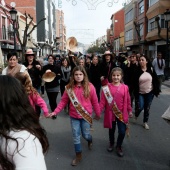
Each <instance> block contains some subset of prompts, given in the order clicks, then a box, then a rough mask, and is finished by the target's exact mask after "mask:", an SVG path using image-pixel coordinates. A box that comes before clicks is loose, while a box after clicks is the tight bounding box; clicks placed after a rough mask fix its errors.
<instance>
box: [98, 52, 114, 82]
mask: <svg viewBox="0 0 170 170" xmlns="http://www.w3.org/2000/svg"><path fill="white" fill-rule="evenodd" d="M114 67H116V64H115V63H114V61H113V55H112V53H111V52H110V51H105V53H104V54H103V56H102V63H101V69H100V71H101V72H100V80H101V83H102V85H106V84H107V83H108V82H109V78H110V73H111V70H112V69H113V68H114Z"/></svg>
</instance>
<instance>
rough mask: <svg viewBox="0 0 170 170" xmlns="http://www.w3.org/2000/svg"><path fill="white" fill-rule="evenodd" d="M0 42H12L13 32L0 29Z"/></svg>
mask: <svg viewBox="0 0 170 170" xmlns="http://www.w3.org/2000/svg"><path fill="white" fill-rule="evenodd" d="M0 41H11V42H13V41H14V36H13V30H9V29H8V28H5V27H3V28H0Z"/></svg>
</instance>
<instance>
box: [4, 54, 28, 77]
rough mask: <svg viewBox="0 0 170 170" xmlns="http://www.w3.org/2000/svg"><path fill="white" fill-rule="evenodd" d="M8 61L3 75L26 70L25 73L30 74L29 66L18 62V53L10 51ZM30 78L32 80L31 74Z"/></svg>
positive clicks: (13, 74) (11, 74) (12, 74)
mask: <svg viewBox="0 0 170 170" xmlns="http://www.w3.org/2000/svg"><path fill="white" fill-rule="evenodd" d="M7 63H8V66H7V67H5V68H4V69H3V71H2V75H10V76H15V74H16V73H18V72H24V73H25V74H28V72H27V68H26V67H25V66H24V65H22V64H19V63H18V55H17V53H15V52H12V53H8V55H7ZM29 79H30V80H31V78H30V76H29Z"/></svg>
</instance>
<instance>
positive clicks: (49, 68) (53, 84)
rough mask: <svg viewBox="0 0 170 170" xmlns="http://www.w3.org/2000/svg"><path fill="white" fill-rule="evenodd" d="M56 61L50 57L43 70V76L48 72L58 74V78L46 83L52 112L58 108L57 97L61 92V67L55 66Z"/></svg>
mask: <svg viewBox="0 0 170 170" xmlns="http://www.w3.org/2000/svg"><path fill="white" fill-rule="evenodd" d="M54 61H55V57H54V56H53V55H51V54H50V55H48V64H47V65H45V66H44V67H43V69H42V74H44V73H48V72H53V73H55V74H56V77H55V78H54V79H53V80H52V81H50V82H45V90H46V92H47V96H48V100H49V104H50V108H51V111H52V112H53V111H54V110H55V108H56V107H57V96H58V93H59V91H60V86H59V85H60V84H59V80H60V79H61V70H60V67H58V66H56V65H55V64H54ZM53 118H55V117H53Z"/></svg>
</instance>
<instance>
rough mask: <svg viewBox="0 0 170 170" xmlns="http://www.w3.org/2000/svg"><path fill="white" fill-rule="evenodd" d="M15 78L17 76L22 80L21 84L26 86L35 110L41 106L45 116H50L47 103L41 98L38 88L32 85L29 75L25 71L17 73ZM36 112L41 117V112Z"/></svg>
mask: <svg viewBox="0 0 170 170" xmlns="http://www.w3.org/2000/svg"><path fill="white" fill-rule="evenodd" d="M15 78H17V79H18V80H19V81H20V82H21V84H22V85H23V86H24V88H25V90H26V93H27V94H28V98H29V101H30V104H31V105H32V107H33V108H34V110H35V111H36V107H35V106H39V107H40V108H41V109H42V110H43V112H44V116H48V114H49V111H48V107H47V104H46V103H45V101H44V100H43V99H42V98H41V96H40V94H39V93H38V92H37V90H36V89H35V88H34V87H33V86H32V84H31V82H30V79H29V78H28V75H27V74H25V73H21V72H19V73H17V74H16V75H15ZM36 113H37V116H38V117H40V113H39V112H37V111H36Z"/></svg>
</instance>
